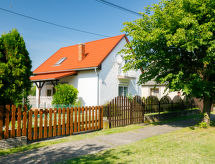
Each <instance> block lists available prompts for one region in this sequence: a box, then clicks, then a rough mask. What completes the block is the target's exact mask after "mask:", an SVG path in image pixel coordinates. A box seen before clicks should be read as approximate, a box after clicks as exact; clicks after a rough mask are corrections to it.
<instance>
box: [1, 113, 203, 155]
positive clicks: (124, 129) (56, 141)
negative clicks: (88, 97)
mask: <svg viewBox="0 0 215 164" xmlns="http://www.w3.org/2000/svg"><path fill="white" fill-rule="evenodd" d="M199 117H200V116H199V115H198V114H196V115H190V116H184V117H177V118H173V119H168V120H166V121H162V122H158V123H152V124H149V125H145V126H143V125H140V124H135V125H129V126H125V127H118V128H112V129H106V130H101V131H96V132H92V133H87V134H86V133H85V134H79V135H72V136H68V137H62V138H58V139H52V140H48V141H41V142H37V143H32V144H28V145H25V146H21V147H17V148H12V149H4V150H1V149H0V156H2V155H8V154H12V153H17V152H22V151H27V150H32V149H37V148H41V147H45V146H51V145H54V144H59V143H64V142H70V141H77V140H83V139H86V138H91V137H96V136H98V135H108V134H113V133H122V132H127V131H132V130H137V129H140V128H144V127H146V126H152V125H157V124H163V123H167V122H173V121H179V120H185V119H191V118H199Z"/></svg>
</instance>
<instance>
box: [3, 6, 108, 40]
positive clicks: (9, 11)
mask: <svg viewBox="0 0 215 164" xmlns="http://www.w3.org/2000/svg"><path fill="white" fill-rule="evenodd" d="M0 10H2V11H5V12H8V13H11V14H15V15H19V16H22V17H25V18H28V19H32V20H35V21H38V22H42V23H46V24H49V25H53V26H57V27H61V28H64V29H68V30H73V31H77V32H82V33H86V34H91V35H97V36H102V37H110V36H107V35H103V34H98V33H94V32H89V31H84V30H79V29H77V28H73V27H67V26H64V25H60V24H56V23H53V22H49V21H45V20H42V19H38V18H34V17H31V16H28V15H24V14H20V13H17V12H14V11H11V10H8V9H4V8H1V7H0Z"/></svg>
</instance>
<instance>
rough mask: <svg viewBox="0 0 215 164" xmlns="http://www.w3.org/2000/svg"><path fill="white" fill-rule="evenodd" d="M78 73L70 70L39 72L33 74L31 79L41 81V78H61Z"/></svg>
mask: <svg viewBox="0 0 215 164" xmlns="http://www.w3.org/2000/svg"><path fill="white" fill-rule="evenodd" d="M74 74H77V72H75V71H70V72H60V73H47V74H39V75H36V76H31V77H30V79H31V81H40V80H57V79H60V78H63V77H65V76H70V75H74Z"/></svg>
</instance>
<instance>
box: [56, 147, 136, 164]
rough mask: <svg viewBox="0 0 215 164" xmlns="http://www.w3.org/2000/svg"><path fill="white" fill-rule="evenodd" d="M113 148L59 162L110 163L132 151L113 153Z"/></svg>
mask: <svg viewBox="0 0 215 164" xmlns="http://www.w3.org/2000/svg"><path fill="white" fill-rule="evenodd" d="M112 151H113V150H107V151H105V152H104V153H97V154H90V155H86V156H82V157H79V158H73V159H70V160H65V161H63V162H59V164H61V163H63V164H73V163H86V164H90V163H102V164H111V163H113V162H114V161H117V160H120V158H121V157H123V156H129V155H130V154H131V153H132V152H131V151H130V150H128V149H125V150H123V151H120V152H118V154H113V152H112Z"/></svg>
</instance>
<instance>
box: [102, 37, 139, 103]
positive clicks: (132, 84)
mask: <svg viewBox="0 0 215 164" xmlns="http://www.w3.org/2000/svg"><path fill="white" fill-rule="evenodd" d="M126 43H127V42H126V40H125V39H122V40H121V41H120V42H119V44H118V45H117V46H116V47H115V48H114V50H113V51H112V52H111V53H110V54H109V55H108V57H107V58H106V59H105V60H104V61H103V63H102V65H101V70H100V72H99V104H100V105H103V104H105V103H107V102H108V101H110V100H112V99H113V98H114V97H116V96H118V94H119V93H118V87H119V85H127V86H128V93H129V94H131V95H133V96H134V95H140V96H141V87H140V86H138V85H137V81H138V77H139V74H140V72H139V71H129V72H126V73H123V72H122V67H123V65H124V64H125V63H124V61H123V62H122V63H121V64H118V63H117V61H116V56H117V55H118V52H119V51H120V50H121V49H122V48H124V45H125V44H126ZM118 75H122V76H127V77H132V78H125V79H122V80H119V79H118Z"/></svg>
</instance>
